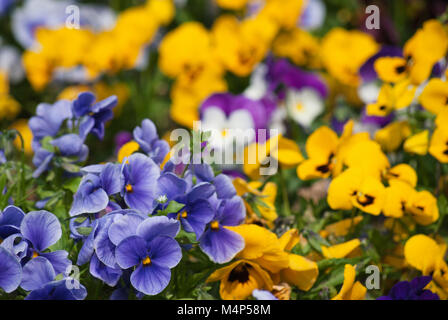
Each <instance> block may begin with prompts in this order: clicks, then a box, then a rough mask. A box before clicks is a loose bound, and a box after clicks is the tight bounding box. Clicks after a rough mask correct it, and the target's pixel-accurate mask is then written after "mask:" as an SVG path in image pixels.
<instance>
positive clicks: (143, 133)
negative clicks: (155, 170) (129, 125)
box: [133, 119, 170, 164]
mask: <svg viewBox="0 0 448 320" xmlns="http://www.w3.org/2000/svg"><path fill="white" fill-rule="evenodd" d="M133 135H134V140H135V141H136V142H137V143H138V145H139V146H140V149H141V150H142V151H144V152H145V153H146V154H147V155H148V156H149V157H150V158H151V159H152V160H153V161H154V162H155V163H157V164H161V163H162V162H163V160H164V159H165V156H166V155H167V154H168V152H169V151H170V146H169V144H168V142H166V141H165V140H161V139H159V135H158V134H157V129H156V126H155V125H154V123H153V122H152V121H151V120H149V119H144V120H143V121H142V125H141V127H136V128H135V129H134V132H133Z"/></svg>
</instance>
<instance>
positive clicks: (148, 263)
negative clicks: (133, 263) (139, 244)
mask: <svg viewBox="0 0 448 320" xmlns="http://www.w3.org/2000/svg"><path fill="white" fill-rule="evenodd" d="M142 263H143V265H144V266H149V265H150V264H151V259H150V258H149V257H148V256H146V258H145V259H143V261H142Z"/></svg>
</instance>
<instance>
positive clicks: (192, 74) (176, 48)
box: [159, 22, 223, 86]
mask: <svg viewBox="0 0 448 320" xmlns="http://www.w3.org/2000/svg"><path fill="white" fill-rule="evenodd" d="M159 54H160V58H159V67H160V69H161V70H162V72H163V73H165V74H166V75H167V76H169V77H171V78H179V79H180V80H179V81H180V85H181V86H188V85H189V84H190V83H192V82H195V81H196V79H197V78H199V77H201V75H202V74H203V73H204V72H208V73H212V74H215V75H219V74H221V73H222V71H223V70H222V67H221V65H220V64H219V63H218V61H217V60H216V57H215V55H214V53H213V49H212V38H211V35H210V32H209V31H208V30H207V29H205V27H204V26H203V25H201V24H200V23H198V22H186V23H184V24H182V25H180V26H179V27H177V28H176V29H174V30H173V31H171V32H169V33H168V34H167V35H166V36H165V37H164V38H163V40H162V42H161V43H160V47H159Z"/></svg>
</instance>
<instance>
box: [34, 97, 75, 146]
mask: <svg viewBox="0 0 448 320" xmlns="http://www.w3.org/2000/svg"><path fill="white" fill-rule="evenodd" d="M72 117H73V114H72V103H71V102H70V101H68V100H59V101H57V102H55V103H54V104H48V103H41V104H39V105H38V106H37V109H36V116H34V117H31V118H30V120H29V121H28V126H29V127H30V129H31V131H32V132H33V149H34V143H35V142H36V141H40V140H42V139H43V138H45V137H47V136H49V137H55V136H56V135H57V134H58V132H59V129H60V128H61V125H62V124H63V123H64V121H66V120H69V119H71V118H72ZM69 126H71V124H69Z"/></svg>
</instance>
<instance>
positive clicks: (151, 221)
mask: <svg viewBox="0 0 448 320" xmlns="http://www.w3.org/2000/svg"><path fill="white" fill-rule="evenodd" d="M179 229H180V225H179V221H177V220H176V219H170V218H168V217H165V216H156V217H150V218H148V219H146V220H145V221H143V222H142V223H141V224H140V225H139V226H138V228H137V235H139V236H140V237H142V238H143V239H145V240H146V241H148V242H149V241H151V240H152V239H154V238H155V237H157V236H168V237H171V238H174V237H175V236H176V235H177V234H178V233H179Z"/></svg>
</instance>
